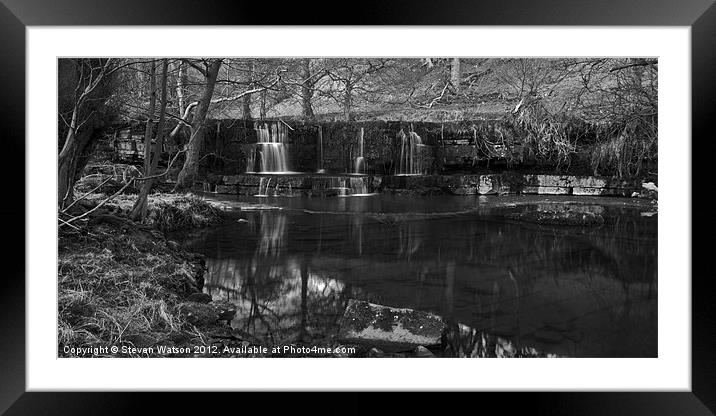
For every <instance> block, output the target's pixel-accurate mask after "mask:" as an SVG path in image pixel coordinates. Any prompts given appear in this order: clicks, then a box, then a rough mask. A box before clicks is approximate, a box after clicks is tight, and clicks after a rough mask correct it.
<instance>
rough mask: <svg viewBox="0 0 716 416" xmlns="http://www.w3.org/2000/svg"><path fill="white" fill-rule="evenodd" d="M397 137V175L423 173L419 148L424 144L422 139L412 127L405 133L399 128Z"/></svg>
mask: <svg viewBox="0 0 716 416" xmlns="http://www.w3.org/2000/svg"><path fill="white" fill-rule="evenodd" d="M398 138H399V139H400V160H399V161H398V175H421V174H422V173H423V166H422V158H421V149H422V148H423V146H424V145H423V141H422V139H421V138H420V136H418V134H417V133H416V132H414V131H412V129H411V131H410V132H409V133H408V134H407V135H406V134H405V133H404V132H403V130H402V129H401V130H400V132H399V133H398Z"/></svg>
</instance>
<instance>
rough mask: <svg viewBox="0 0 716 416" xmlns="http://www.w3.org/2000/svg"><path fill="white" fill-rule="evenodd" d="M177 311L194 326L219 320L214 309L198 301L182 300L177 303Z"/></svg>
mask: <svg viewBox="0 0 716 416" xmlns="http://www.w3.org/2000/svg"><path fill="white" fill-rule="evenodd" d="M179 313H180V314H181V316H183V317H184V319H186V320H187V321H188V322H189V323H190V324H192V325H196V326H207V325H211V324H214V323H215V322H216V321H218V320H219V314H218V313H217V312H216V309H215V308H214V307H213V306H211V305H208V304H204V303H198V302H184V303H182V304H180V305H179Z"/></svg>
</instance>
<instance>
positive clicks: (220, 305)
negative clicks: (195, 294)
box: [209, 300, 236, 321]
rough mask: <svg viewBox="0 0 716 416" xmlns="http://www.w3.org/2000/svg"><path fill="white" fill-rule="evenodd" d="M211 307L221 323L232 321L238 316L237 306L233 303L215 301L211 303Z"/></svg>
mask: <svg viewBox="0 0 716 416" xmlns="http://www.w3.org/2000/svg"><path fill="white" fill-rule="evenodd" d="M209 306H211V307H213V308H214V311H215V312H216V313H217V315H219V320H221V321H230V320H232V319H234V316H236V305H234V304H233V303H231V302H226V301H223V300H215V301H211V302H209Z"/></svg>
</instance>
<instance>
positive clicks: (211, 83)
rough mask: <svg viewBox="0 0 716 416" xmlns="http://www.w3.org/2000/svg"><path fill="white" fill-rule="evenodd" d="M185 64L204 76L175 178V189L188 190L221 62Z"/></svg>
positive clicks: (196, 170) (214, 60) (192, 177)
mask: <svg viewBox="0 0 716 416" xmlns="http://www.w3.org/2000/svg"><path fill="white" fill-rule="evenodd" d="M185 62H186V63H187V64H188V65H190V66H191V67H193V68H194V69H196V70H198V71H199V72H200V73H201V74H202V75H203V76H204V79H205V87H204V94H203V96H202V98H201V100H200V101H199V104H198V105H197V109H196V113H195V114H194V117H193V120H192V123H191V127H190V131H191V136H190V137H191V138H190V140H189V142H188V143H187V145H186V146H187V147H186V159H185V161H184V166H183V167H182V169H181V171H180V172H179V176H178V177H177V183H176V187H175V189H187V188H190V187H192V186H193V185H194V181H195V180H196V175H197V173H198V169H199V152H200V151H201V148H202V145H203V144H204V128H205V126H204V123H205V121H206V115H207V113H208V112H209V105H210V104H211V98H212V96H213V95H214V87H215V86H216V78H217V76H218V75H219V69H220V68H221V63H222V60H221V59H209V60H204V61H203V62H202V63H201V64H199V63H195V62H192V61H190V60H185ZM202 65H203V66H202Z"/></svg>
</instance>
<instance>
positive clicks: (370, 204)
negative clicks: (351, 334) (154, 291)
mask: <svg viewBox="0 0 716 416" xmlns="http://www.w3.org/2000/svg"><path fill="white" fill-rule="evenodd" d="M228 202H229V203H230V204H235V205H236V204H242V203H246V202H251V203H259V204H267V205H272V206H276V207H281V208H282V209H275V210H253V211H243V210H242V211H241V212H237V213H236V215H237V216H236V219H233V220H231V221H230V222H228V223H226V224H223V225H221V226H219V227H216V228H211V229H205V230H200V231H194V232H191V233H187V234H183V235H178V236H174V238H176V239H178V240H181V241H183V243H184V244H185V245H186V246H188V247H190V248H191V249H193V250H196V251H199V252H202V253H204V254H206V255H207V266H208V268H209V273H208V276H207V280H206V289H205V291H207V292H208V293H211V294H212V295H213V296H214V298H221V299H226V300H230V301H232V302H234V303H236V304H237V306H238V313H237V318H236V319H235V320H234V322H232V325H233V326H234V327H238V328H241V329H243V330H246V331H248V332H250V333H252V334H254V335H255V336H257V337H258V338H261V339H267V340H269V341H270V342H273V343H280V344H285V343H289V342H302V343H307V344H320V343H323V342H326V341H327V340H328V339H330V337H331V336H332V335H334V334H335V333H336V331H337V326H338V319H339V318H340V316H341V315H342V313H343V309H344V307H345V305H346V303H347V300H348V299H349V298H357V299H361V300H366V301H371V302H375V303H379V304H383V305H389V306H394V307H407V308H414V309H419V310H424V311H431V312H434V313H437V314H439V315H442V316H444V317H445V318H447V319H449V320H450V321H453V322H460V323H462V324H465V325H468V326H470V327H472V328H475V329H477V330H480V331H485V332H486V333H489V334H492V335H496V336H499V337H503V338H505V339H509V340H510V341H511V342H513V343H514V344H515V345H517V346H524V347H531V348H535V349H536V350H538V351H541V352H545V353H554V354H558V355H565V356H577V357H634V356H641V357H654V356H657V353H658V350H657V216H656V215H652V213H649V212H648V211H653V210H652V209H650V208H649V206H648V205H647V206H644V207H634V206H633V201H631V200H629V202H626V201H625V200H620V199H615V198H588V197H581V198H574V197H573V198H569V197H564V198H560V197H538V196H522V197H519V196H516V197H515V196H512V197H508V196H499V197H498V196H495V197H448V196H442V197H398V196H387V195H377V196H370V197H349V198H325V199H324V198H313V199H311V198H251V197H246V198H242V199H239V198H232V199H230V200H228ZM575 203H576V204H575ZM567 204H570V205H569V206H571V207H573V208H572V209H577V210H584V211H590V212H597V213H600V214H601V215H603V216H604V218H605V219H606V222H605V224H604V225H603V226H602V227H599V228H580V227H577V228H574V227H545V226H539V225H536V224H526V223H518V222H514V221H508V220H505V219H504V214H506V213H512V212H519V211H524V210H533V209H538V208H550V209H554V208H555V207H557V208H559V207H564V206H566V205H567ZM238 218H241V220H238V221H237V219H238Z"/></svg>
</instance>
